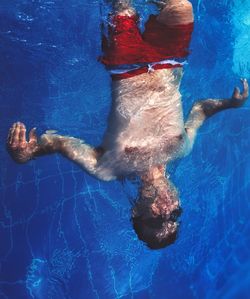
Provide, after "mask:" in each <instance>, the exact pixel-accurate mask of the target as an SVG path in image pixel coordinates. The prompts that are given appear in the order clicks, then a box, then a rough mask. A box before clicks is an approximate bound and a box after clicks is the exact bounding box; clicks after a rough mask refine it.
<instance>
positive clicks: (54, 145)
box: [7, 122, 105, 179]
mask: <svg viewBox="0 0 250 299" xmlns="http://www.w3.org/2000/svg"><path fill="white" fill-rule="evenodd" d="M7 150H8V152H9V154H10V156H11V157H12V158H13V160H14V161H15V162H17V163H26V162H28V161H30V160H32V159H34V158H36V157H39V156H43V155H48V154H53V153H60V154H62V155H63V156H65V157H66V158H68V159H70V160H71V161H73V162H75V163H76V164H78V165H79V166H80V167H82V168H83V169H84V170H86V171H87V172H88V173H89V174H91V175H94V176H96V177H98V171H97V168H96V164H97V160H98V158H99V157H100V156H101V155H102V154H103V150H102V148H93V147H91V146H90V145H88V144H86V143H84V142H83V141H82V140H80V139H77V138H73V137H68V136H61V135H57V134H49V133H47V134H43V135H42V136H41V137H40V138H38V137H37V135H36V129H35V128H33V129H31V130H30V132H29V139H28V140H27V139H26V127H25V125H24V124H23V123H21V122H17V123H14V124H13V125H12V127H11V128H10V130H9V135H8V139H7ZM103 179H105V178H103Z"/></svg>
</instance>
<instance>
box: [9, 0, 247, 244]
mask: <svg viewBox="0 0 250 299" xmlns="http://www.w3.org/2000/svg"><path fill="white" fill-rule="evenodd" d="M154 2H155V3H156V4H157V5H158V8H159V14H158V15H151V16H150V17H149V20H148V21H147V22H146V24H145V31H144V32H143V34H142V33H141V32H140V30H139V29H138V21H139V17H138V15H137V14H136V12H135V10H134V8H133V7H132V4H131V3H130V1H129V0H124V1H122V0H117V1H114V3H113V6H114V13H113V14H112V16H111V20H110V25H109V36H108V37H104V38H103V50H104V56H103V57H102V58H101V61H102V62H103V63H104V64H105V66H106V68H107V69H108V71H109V72H110V74H111V77H112V106H111V111H110V115H109V118H108V126H107V130H106V132H105V134H104V137H103V141H102V143H101V145H100V146H98V147H96V148H94V147H92V146H90V145H88V144H86V143H84V142H83V141H82V140H80V139H76V138H73V137H68V136H61V135H57V134H51V133H46V134H43V135H42V136H41V137H40V138H38V137H37V136H36V133H35V128H33V129H32V130H31V131H30V132H29V141H27V140H26V128H25V125H24V124H22V123H20V122H17V123H14V124H13V126H12V127H11V128H10V131H9V136H8V140H7V148H8V151H9V153H10V155H11V156H12V158H13V159H14V160H15V161H16V162H18V163H25V162H27V161H29V160H31V159H34V158H36V157H38V156H42V155H46V154H52V153H60V154H62V155H63V156H65V157H67V158H68V159H70V160H71V161H73V162H75V163H77V164H78V165H80V166H81V167H82V168H83V169H84V170H86V171H87V172H88V173H89V174H91V175H93V176H95V177H96V178H98V179H101V180H105V181H110V180H114V179H119V178H124V177H129V176H130V175H131V174H135V175H137V176H139V177H140V179H141V186H140V190H139V199H138V200H137V202H136V204H135V206H134V207H133V209H132V222H133V227H134V229H135V231H136V233H137V235H138V237H139V239H140V240H142V241H144V242H145V243H146V244H147V246H148V247H149V248H151V249H159V248H163V247H165V246H167V245H169V244H171V243H173V242H174V241H175V239H176V236H177V231H178V222H177V217H178V216H179V215H180V211H181V209H180V202H179V196H178V191H177V190H176V188H175V187H174V186H173V184H172V183H171V182H170V180H169V177H168V176H166V174H165V173H166V165H168V163H169V162H171V161H173V160H174V159H176V158H180V157H183V156H185V155H187V154H188V153H190V151H191V149H192V147H193V144H194V140H195V137H196V134H197V130H198V129H199V128H200V127H201V125H202V124H203V122H204V121H205V120H206V119H207V118H208V117H210V116H212V115H214V114H215V113H217V112H219V111H222V110H224V109H229V108H238V107H240V106H242V105H243V104H244V102H245V101H246V99H247V97H248V83H247V81H246V80H245V79H244V80H242V83H243V92H242V93H241V92H240V90H239V89H238V88H235V90H234V92H233V95H232V97H231V98H229V99H206V100H202V101H198V102H196V103H195V104H194V106H193V107H192V109H191V111H190V113H189V116H188V119H187V121H186V122H184V119H183V111H182V102H181V94H180V92H179V86H180V83H181V78H182V75H183V64H184V63H185V60H186V58H187V56H188V46H189V43H190V39H191V34H192V30H193V20H194V17H193V9H192V4H191V3H190V2H189V1H188V0H168V1H154Z"/></svg>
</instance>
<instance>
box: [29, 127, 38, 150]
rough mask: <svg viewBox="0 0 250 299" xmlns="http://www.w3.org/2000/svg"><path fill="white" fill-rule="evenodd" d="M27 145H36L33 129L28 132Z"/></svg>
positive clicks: (34, 129)
mask: <svg viewBox="0 0 250 299" xmlns="http://www.w3.org/2000/svg"><path fill="white" fill-rule="evenodd" d="M29 144H30V145H33V146H34V145H37V135H36V128H33V129H31V130H30V132H29Z"/></svg>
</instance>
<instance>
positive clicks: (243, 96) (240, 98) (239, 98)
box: [232, 79, 249, 107]
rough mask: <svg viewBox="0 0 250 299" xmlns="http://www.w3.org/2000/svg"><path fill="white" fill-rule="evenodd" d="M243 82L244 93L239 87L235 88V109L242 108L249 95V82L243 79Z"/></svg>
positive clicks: (233, 99) (233, 98) (233, 96)
mask: <svg viewBox="0 0 250 299" xmlns="http://www.w3.org/2000/svg"><path fill="white" fill-rule="evenodd" d="M241 82H242V84H243V91H242V93H241V92H240V89H239V88H238V87H235V89H234V92H233V95H232V101H233V106H234V107H240V106H242V105H243V104H244V103H245V101H246V100H247V98H248V95H249V87H248V82H247V80H246V79H241Z"/></svg>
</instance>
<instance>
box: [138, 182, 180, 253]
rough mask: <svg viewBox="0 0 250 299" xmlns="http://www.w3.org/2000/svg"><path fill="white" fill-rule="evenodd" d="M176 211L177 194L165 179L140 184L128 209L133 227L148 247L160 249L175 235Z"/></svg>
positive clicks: (170, 242) (177, 205)
mask: <svg viewBox="0 0 250 299" xmlns="http://www.w3.org/2000/svg"><path fill="white" fill-rule="evenodd" d="M180 214H181V208H180V206H179V198H178V193H177V191H176V189H175V188H174V187H173V186H172V185H170V184H169V182H167V181H166V180H161V181H159V180H157V182H154V181H152V182H150V184H143V185H142V188H141V190H140V194H139V200H138V201H137V203H136V204H135V206H134V207H133V210H132V222H133V226H134V230H135V232H136V233H137V235H138V238H139V239H140V240H142V241H144V242H145V243H146V244H147V246H148V247H149V248H151V249H160V248H164V247H166V246H167V245H170V244H172V243H173V242H174V241H175V240H176V238H177V232H178V222H177V218H178V216H180Z"/></svg>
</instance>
